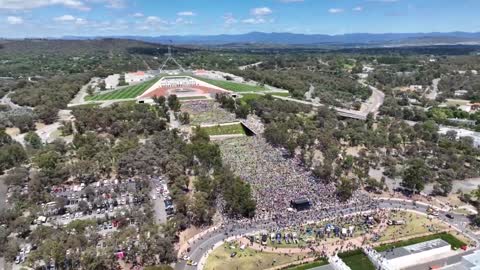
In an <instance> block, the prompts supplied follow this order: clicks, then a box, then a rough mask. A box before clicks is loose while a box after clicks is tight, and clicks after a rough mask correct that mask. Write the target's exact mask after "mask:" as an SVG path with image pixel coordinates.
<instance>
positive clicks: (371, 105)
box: [275, 81, 385, 120]
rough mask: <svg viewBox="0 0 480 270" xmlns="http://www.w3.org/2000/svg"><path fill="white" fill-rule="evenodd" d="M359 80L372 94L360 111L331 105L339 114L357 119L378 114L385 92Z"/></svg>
mask: <svg viewBox="0 0 480 270" xmlns="http://www.w3.org/2000/svg"><path fill="white" fill-rule="evenodd" d="M359 82H360V83H361V84H362V85H365V86H368V87H369V88H370V90H372V95H371V96H370V97H369V98H368V100H367V101H366V102H365V103H363V104H362V108H361V110H360V111H355V110H349V109H344V108H338V107H333V109H334V110H335V111H336V112H337V113H338V114H339V115H340V116H343V117H348V118H354V119H359V120H366V119H367V115H368V114H369V113H373V115H374V116H376V115H377V114H378V110H379V109H380V107H381V106H382V105H383V101H384V99H385V94H384V93H383V92H382V91H380V90H378V89H377V88H375V87H373V86H371V85H367V84H365V83H364V82H363V81H359ZM275 98H278V99H282V100H288V101H293V102H297V103H300V104H305V105H310V106H312V107H314V108H318V107H323V106H325V105H324V104H321V103H318V102H311V101H305V100H299V99H295V98H291V97H282V96H275Z"/></svg>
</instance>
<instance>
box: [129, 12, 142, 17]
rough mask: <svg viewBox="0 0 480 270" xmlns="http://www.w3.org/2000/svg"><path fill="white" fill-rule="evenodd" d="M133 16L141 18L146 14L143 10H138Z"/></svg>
mask: <svg viewBox="0 0 480 270" xmlns="http://www.w3.org/2000/svg"><path fill="white" fill-rule="evenodd" d="M132 16H133V17H136V18H140V17H143V16H145V15H143V13H141V12H137V13H133V14H132Z"/></svg>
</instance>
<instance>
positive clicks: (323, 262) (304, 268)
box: [285, 259, 328, 270]
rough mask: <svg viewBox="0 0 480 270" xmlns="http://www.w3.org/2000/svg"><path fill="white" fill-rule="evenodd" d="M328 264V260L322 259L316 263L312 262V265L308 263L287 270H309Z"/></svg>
mask: <svg viewBox="0 0 480 270" xmlns="http://www.w3.org/2000/svg"><path fill="white" fill-rule="evenodd" d="M327 264H328V262H327V260H323V259H322V260H318V261H314V262H311V263H306V264H302V265H299V266H293V267H290V268H286V269H285V270H308V269H312V268H315V267H319V266H323V265H327Z"/></svg>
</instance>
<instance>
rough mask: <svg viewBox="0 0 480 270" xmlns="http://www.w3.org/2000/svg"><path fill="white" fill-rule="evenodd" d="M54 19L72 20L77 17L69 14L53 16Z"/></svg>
mask: <svg viewBox="0 0 480 270" xmlns="http://www.w3.org/2000/svg"><path fill="white" fill-rule="evenodd" d="M53 20H54V21H57V22H71V21H75V17H73V16H72V15H68V14H67V15H63V16H60V17H55V18H53Z"/></svg>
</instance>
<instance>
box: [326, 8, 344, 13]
mask: <svg viewBox="0 0 480 270" xmlns="http://www.w3.org/2000/svg"><path fill="white" fill-rule="evenodd" d="M328 12H329V13H332V14H337V13H342V12H344V10H343V9H341V8H331V9H329V10H328Z"/></svg>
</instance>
